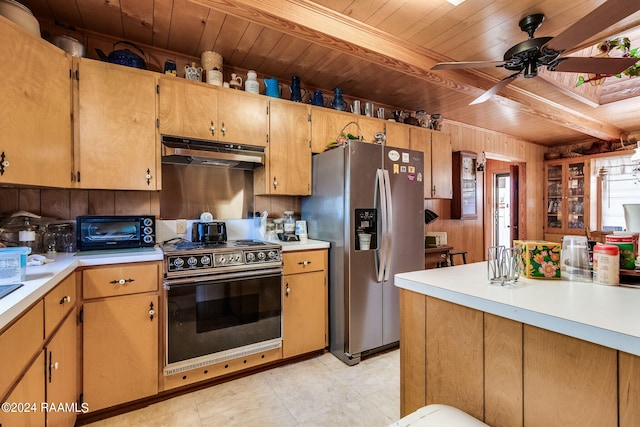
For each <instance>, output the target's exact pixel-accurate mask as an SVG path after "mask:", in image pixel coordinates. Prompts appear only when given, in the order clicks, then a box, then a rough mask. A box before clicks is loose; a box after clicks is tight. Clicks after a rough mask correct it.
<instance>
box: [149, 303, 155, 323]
mask: <svg viewBox="0 0 640 427" xmlns="http://www.w3.org/2000/svg"><path fill="white" fill-rule="evenodd" d="M155 315H156V311H155V310H154V309H153V302H150V303H149V320H151V321H153V316H155Z"/></svg>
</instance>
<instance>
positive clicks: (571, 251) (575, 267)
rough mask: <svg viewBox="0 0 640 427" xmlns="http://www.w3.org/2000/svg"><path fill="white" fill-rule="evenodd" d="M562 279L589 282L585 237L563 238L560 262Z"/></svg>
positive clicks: (589, 267)
mask: <svg viewBox="0 0 640 427" xmlns="http://www.w3.org/2000/svg"><path fill="white" fill-rule="evenodd" d="M560 270H561V277H562V278H563V279H567V280H572V281H580V282H591V266H590V265H589V245H588V243H587V238H586V237H585V236H564V237H563V238H562V256H561V262H560Z"/></svg>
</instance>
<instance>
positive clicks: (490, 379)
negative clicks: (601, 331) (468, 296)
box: [400, 289, 640, 427]
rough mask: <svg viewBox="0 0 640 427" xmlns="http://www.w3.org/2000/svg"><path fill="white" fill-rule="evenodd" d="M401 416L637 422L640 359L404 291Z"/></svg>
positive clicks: (514, 426)
mask: <svg viewBox="0 0 640 427" xmlns="http://www.w3.org/2000/svg"><path fill="white" fill-rule="evenodd" d="M400 305H401V340H400V378H401V379H400V393H401V416H406V415H407V414H409V413H411V412H413V411H415V410H416V409H418V408H419V407H421V406H424V405H428V404H432V403H441V404H448V405H452V406H455V407H457V408H459V409H461V410H463V411H465V412H467V413H469V414H471V415H473V416H474V417H476V418H478V419H480V420H483V421H484V422H485V423H487V424H489V425H491V426H492V427H518V426H525V427H531V426H533V427H537V426H576V427H577V426H580V427H582V426H594V427H595V426H604V427H606V426H611V427H614V426H619V427H631V426H637V425H640V424H639V423H640V409H639V408H640V405H639V402H640V379H638V378H639V377H640V376H639V375H638V373H639V372H640V357H638V356H634V355H631V354H627V353H624V352H620V351H616V350H615V349H611V348H607V347H603V346H600V345H597V344H593V343H590V342H587V341H583V340H579V339H576V338H572V337H569V336H566V335H562V334H558V333H555V332H551V331H548V330H545V329H541V328H537V327H535V326H530V325H526V324H522V323H520V322H516V321H512V320H509V319H506V318H502V317H499V316H495V315H492V314H489V313H483V312H482V311H478V310H474V309H471V308H468V307H464V306H461V305H457V304H453V303H450V302H447V301H443V300H439V299H436V298H432V297H427V296H425V295H422V294H418V293H415V292H411V291H407V290H405V289H401V290H400Z"/></svg>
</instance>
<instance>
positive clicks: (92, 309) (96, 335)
mask: <svg viewBox="0 0 640 427" xmlns="http://www.w3.org/2000/svg"><path fill="white" fill-rule="evenodd" d="M150 310H155V312H156V313H155V314H154V315H153V316H151V314H150ZM83 311H84V314H83V316H84V319H83V343H82V360H83V365H82V372H83V374H82V385H83V386H82V390H83V397H84V402H86V403H87V404H88V406H89V410H91V411H96V410H98V409H102V408H107V407H109V406H114V405H118V404H121V403H125V402H130V401H132V400H136V399H140V398H143V397H146V396H150V395H154V394H156V393H157V392H158V351H159V350H158V315H157V311H158V296H157V295H156V294H140V295H130V296H123V297H112V298H107V299H104V300H100V301H90V302H85V303H84V308H83Z"/></svg>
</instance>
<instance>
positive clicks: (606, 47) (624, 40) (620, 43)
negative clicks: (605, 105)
mask: <svg viewBox="0 0 640 427" xmlns="http://www.w3.org/2000/svg"><path fill="white" fill-rule="evenodd" d="M597 48H598V52H599V54H598V56H609V53H610V52H611V51H612V50H614V49H618V50H621V51H622V56H623V57H625V58H638V59H640V52H639V51H638V48H637V47H636V48H631V40H629V38H628V37H617V38H615V39H611V40H605V41H603V42H601V43H598V45H597ZM623 74H625V75H627V76H629V77H636V76H640V64H638V63H636V64H634V65H632V66H631V67H629V68H627V69H626V70H624V71H622V72H621V73H619V74H590V75H589V76H588V78H586V79H585V78H584V77H583V76H579V77H578V81H577V82H576V87H578V86H580V85H583V84H584V83H592V84H601V83H602V81H603V80H604V79H605V78H606V77H613V76H615V77H617V78H621V77H622V75H623Z"/></svg>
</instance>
